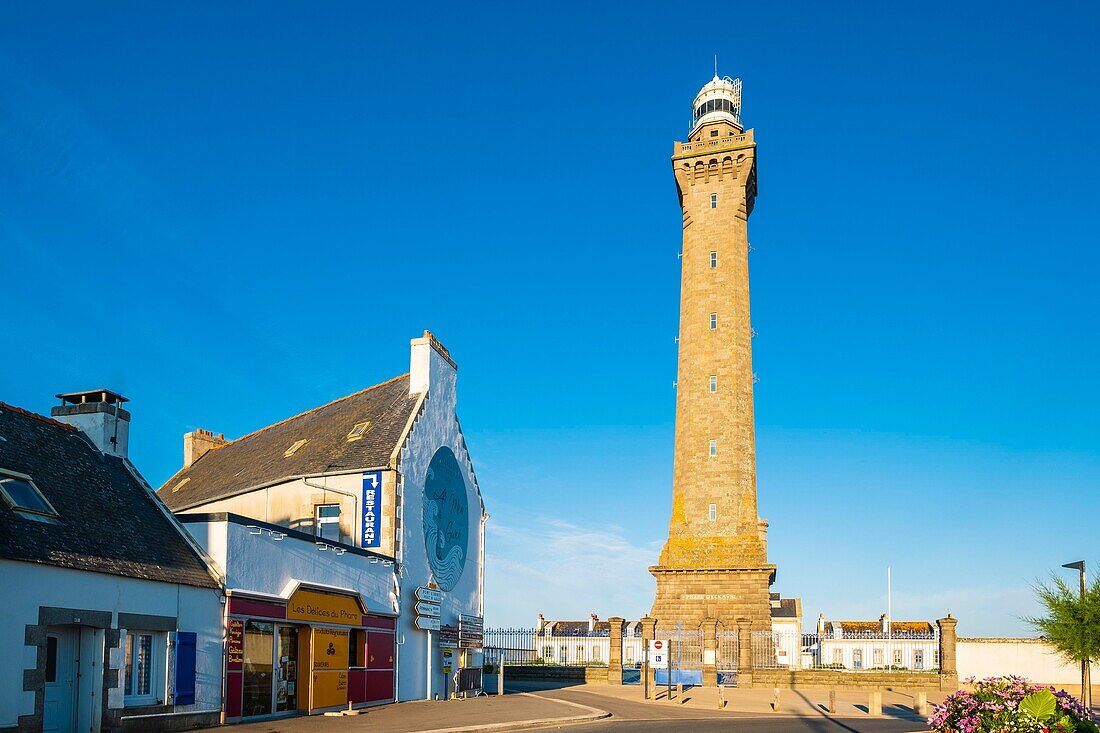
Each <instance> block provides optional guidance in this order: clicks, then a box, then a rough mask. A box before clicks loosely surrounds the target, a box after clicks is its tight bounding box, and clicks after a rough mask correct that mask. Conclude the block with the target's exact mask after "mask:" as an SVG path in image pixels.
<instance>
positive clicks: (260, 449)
mask: <svg viewBox="0 0 1100 733" xmlns="http://www.w3.org/2000/svg"><path fill="white" fill-rule="evenodd" d="M419 399H420V395H419V394H412V395H410V394H409V375H408V374H403V375H401V376H399V377H395V378H393V379H391V380H389V381H387V382H382V383H381V384H376V385H375V386H373V387H370V388H368V389H365V390H362V391H361V392H356V393H355V394H351V395H348V396H347V397H342V398H340V399H338V400H336V401H334V402H329V403H328V404H326V405H321V406H320V407H317V408H314V409H312V410H309V411H308V412H303V413H302V414H300V415H296V416H294V417H291V418H288V419H286V420H283V421H282V422H278V423H275V424H274V425H271V426H269V427H266V428H263V429H262V430H258V431H256V432H254V433H251V434H249V435H246V436H244V437H242V438H238V439H237V440H234V441H232V442H230V443H226V444H225V445H222V446H219V447H217V448H214V449H212V450H210V451H207V452H206V453H205V454H203V455H202V456H201V457H200V458H199V459H198V460H197V461H195V462H194V463H193V464H191V466H190V467H188V468H184V469H182V470H180V471H179V472H178V473H176V475H175V476H173V477H172V478H170V479H168V481H166V482H165V483H164V485H163V486H161V487H160V489H158V490H157V493H158V494H159V495H160V497H161V498H162V499H163V500H164V503H165V504H167V505H168V507H169V508H171V509H172V511H184V510H187V509H192V508H195V507H198V506H202V505H203V504H208V503H210V502H212V501H216V500H218V499H226V498H229V497H231V496H236V495H238V494H243V493H247V492H248V491H251V490H253V489H258V488H260V487H263V486H270V485H272V484H276V483H280V482H282V481H286V480H290V479H293V478H295V477H298V476H317V475H320V474H324V473H329V472H333V471H341V470H348V471H353V470H357V469H364V468H374V467H376V466H386V465H388V464H389V462H390V456H391V455H392V454H393V451H394V449H395V448H396V447H397V445H398V444H399V442H400V441H401V440H402V439H403V437H404V434H405V428H406V426H407V425H408V424H409V420H410V418H411V417H412V415H413V411H414V410H415V409H416V405H417V402H418V401H419ZM365 421H369V422H370V427H369V429H368V430H367V431H366V433H364V435H363V437H361V438H359V439H357V440H348V433H350V432H351V430H352V428H354V427H355V425H356V424H357V423H361V422H365ZM300 440H305V441H306V442H305V443H304V444H303V445H302V446H301V447H299V448H298V449H297V450H296V451H294V453H293V454H291V455H290V456H287V455H286V452H287V450H288V449H289V448H290V447H291V446H293V445H294V444H295V443H296V442H298V441H300Z"/></svg>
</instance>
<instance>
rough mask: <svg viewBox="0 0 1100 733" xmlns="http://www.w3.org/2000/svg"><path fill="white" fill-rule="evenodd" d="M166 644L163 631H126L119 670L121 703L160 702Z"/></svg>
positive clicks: (144, 703)
mask: <svg viewBox="0 0 1100 733" xmlns="http://www.w3.org/2000/svg"><path fill="white" fill-rule="evenodd" d="M167 646H168V645H167V643H166V641H165V636H164V634H161V633H157V632H154V631H138V630H135V631H129V630H127V632H126V639H125V652H126V656H125V661H124V666H123V669H122V676H123V704H124V705H126V706H127V707H133V706H136V705H155V704H158V703H161V702H163V700H162V698H163V694H162V693H163V688H164V681H163V680H164V669H165V653H166V651H167Z"/></svg>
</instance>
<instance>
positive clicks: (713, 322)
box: [710, 313, 718, 331]
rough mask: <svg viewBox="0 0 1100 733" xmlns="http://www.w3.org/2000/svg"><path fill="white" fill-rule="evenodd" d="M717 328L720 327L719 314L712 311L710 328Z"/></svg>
mask: <svg viewBox="0 0 1100 733" xmlns="http://www.w3.org/2000/svg"><path fill="white" fill-rule="evenodd" d="M716 328H718V314H717V313H711V314H710V330H711V331H713V330H715V329H716Z"/></svg>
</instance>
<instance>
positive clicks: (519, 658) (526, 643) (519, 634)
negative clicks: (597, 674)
mask: <svg viewBox="0 0 1100 733" xmlns="http://www.w3.org/2000/svg"><path fill="white" fill-rule="evenodd" d="M635 642H636V643H635ZM484 643H485V647H484V653H485V662H486V663H488V664H493V665H496V664H499V663H500V661H501V660H503V661H504V663H505V664H556V665H564V666H575V667H601V666H606V665H607V660H608V659H609V658H610V656H611V653H610V652H611V638H610V635H609V634H608V633H607V632H604V633H602V634H601V633H599V632H596V633H588V634H545V633H544V634H536V633H535V630H534V629H533V628H530V629H486V630H485V642H484ZM623 646H624V647H627V648H633V647H634V646H637V647H638V649H639V650H640V648H641V639H640V638H639V639H636V640H635V639H634V638H633V637H627V638H624V643H623ZM636 658H637V659H638V660H639V661H640V660H641V652H640V651H638V652H637V657H636ZM624 662H625V659H624Z"/></svg>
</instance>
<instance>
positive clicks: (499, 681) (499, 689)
mask: <svg viewBox="0 0 1100 733" xmlns="http://www.w3.org/2000/svg"><path fill="white" fill-rule="evenodd" d="M497 695H499V696H501V697H504V655H503V654H501V656H500V676H499V677H497Z"/></svg>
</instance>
